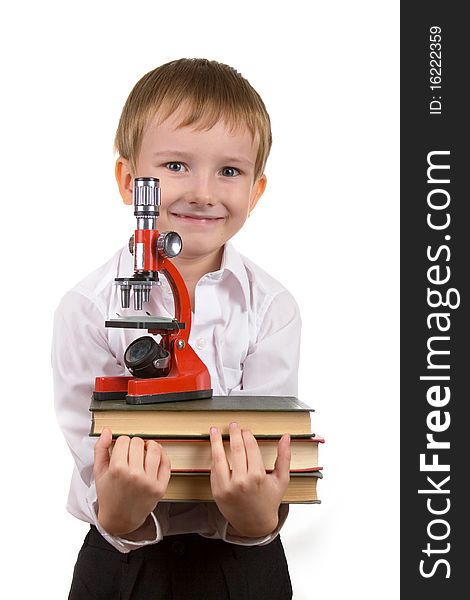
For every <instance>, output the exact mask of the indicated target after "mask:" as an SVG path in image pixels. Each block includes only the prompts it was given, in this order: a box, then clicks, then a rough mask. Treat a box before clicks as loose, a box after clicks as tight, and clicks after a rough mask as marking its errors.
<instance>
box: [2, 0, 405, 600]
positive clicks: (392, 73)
mask: <svg viewBox="0 0 470 600" xmlns="http://www.w3.org/2000/svg"><path fill="white" fill-rule="evenodd" d="M1 12H2V14H1V15H0V17H1V18H0V28H1V29H0V44H1V48H0V50H1V55H2V90H3V91H2V93H1V103H2V109H1V111H0V119H1V140H2V143H1V144H0V152H1V155H0V165H1V175H2V177H1V184H2V203H1V220H0V222H1V228H2V249H3V251H2V258H1V260H2V264H1V272H0V273H1V276H2V295H1V296H2V306H1V316H2V322H1V325H2V333H1V339H2V346H3V353H2V356H3V361H4V362H3V373H4V382H3V393H2V404H3V407H2V412H1V414H2V434H1V435H2V444H1V447H2V453H1V461H2V464H1V477H2V479H1V481H2V490H3V492H2V494H1V502H2V506H1V517H2V525H1V529H2V542H3V543H2V545H3V549H4V550H6V553H5V554H4V558H3V561H2V562H3V564H2V567H3V574H2V587H3V589H7V587H8V585H9V583H10V584H12V585H14V589H15V592H14V596H15V597H17V598H27V597H33V596H35V595H36V594H37V593H39V594H40V595H41V596H42V595H43V594H46V595H47V597H48V598H49V599H50V600H55V599H57V600H59V599H60V600H61V599H64V598H66V596H67V593H68V589H69V585H70V581H71V575H72V569H73V565H74V562H75V560H76V556H77V553H78V550H79V548H80V545H81V543H82V540H83V537H84V535H85V533H86V531H87V528H88V527H87V525H86V524H85V523H82V522H79V521H77V520H76V519H75V518H74V517H72V516H71V515H69V514H68V513H67V512H66V511H65V502H66V497H67V493H68V486H69V478H70V475H71V471H72V459H71V457H70V456H69V453H68V449H67V447H66V445H65V442H64V440H63V437H62V434H61V432H60V430H59V428H58V426H57V424H56V421H55V415H54V411H53V398H52V383H51V368H50V341H51V332H52V318H53V311H54V309H55V307H56V305H57V303H58V302H59V299H60V297H61V296H62V294H64V293H65V292H66V291H67V290H68V289H69V288H70V287H71V286H72V285H74V284H75V282H76V281H78V280H79V279H81V278H82V277H83V276H85V275H86V274H87V273H89V272H90V271H91V270H93V269H94V268H96V267H97V266H99V265H101V264H102V263H103V262H104V261H106V260H107V259H108V257H110V256H111V254H112V253H114V252H115V250H117V249H118V248H119V247H120V246H121V245H123V244H124V243H126V241H127V239H128V237H129V235H130V233H132V231H133V229H134V217H133V215H132V209H131V208H129V207H125V206H124V205H123V204H122V203H121V202H120V198H119V195H118V191H117V186H116V184H115V181H114V155H113V152H112V143H113V138H114V132H115V129H116V126H117V122H118V119H119V115H120V111H121V108H122V105H123V103H124V101H125V99H126V97H127V95H128V93H129V91H130V90H131V88H132V86H133V85H134V83H135V82H136V81H137V80H138V79H139V78H140V77H141V76H142V75H143V74H144V73H146V72H147V71H149V70H151V69H153V68H154V67H156V66H158V65H159V64H161V63H163V62H167V61H168V60H173V59H175V58H180V57H183V56H185V57H206V58H210V59H216V60H219V61H221V62H225V63H228V64H230V65H232V66H234V67H236V68H237V69H238V70H239V71H240V72H241V73H242V74H243V75H244V76H245V77H247V78H248V80H249V81H250V82H251V83H252V85H253V86H254V87H255V88H256V89H257V90H258V91H259V93H260V94H261V96H262V97H263V99H264V101H265V103H266V105H267V108H268V111H269V112H270V115H271V118H272V125H273V132H274V145H273V150H272V154H271V157H270V159H269V161H268V166H267V170H266V173H267V177H268V188H267V191H266V193H265V195H264V197H263V198H262V200H261V202H260V204H259V205H258V206H257V208H256V210H255V211H254V213H253V214H252V216H251V217H250V219H249V220H248V222H247V224H246V226H245V228H244V229H243V230H242V232H240V233H239V234H238V235H237V236H236V238H235V240H234V243H235V245H236V247H237V248H238V249H239V250H240V251H241V252H242V253H244V254H247V255H248V256H249V257H251V258H252V259H253V260H255V261H256V262H258V264H259V265H260V266H261V267H263V268H265V269H266V270H267V271H268V272H270V273H271V274H272V275H273V276H275V277H276V278H277V279H279V280H280V281H282V282H283V283H284V284H285V285H286V286H287V287H288V288H289V289H290V290H291V291H292V292H293V294H294V295H295V296H296V298H297V300H298V303H299V305H300V308H301V312H302V316H303V331H302V354H301V365H300V391H299V397H300V399H302V400H304V401H305V402H307V403H308V404H310V405H311V406H313V407H314V408H315V409H316V412H315V413H314V417H313V421H314V430H315V432H316V433H318V434H321V435H323V436H324V437H325V439H326V443H325V444H324V445H323V446H321V448H320V457H321V462H322V463H323V465H324V472H323V473H324V479H323V480H321V481H320V482H319V485H318V491H319V495H320V497H321V499H322V504H321V505H303V506H296V507H292V508H291V513H290V516H289V519H288V522H287V524H286V525H285V527H284V530H283V534H282V536H283V541H284V545H285V549H286V553H287V557H288V562H289V565H290V571H291V576H292V580H293V586H294V600H310V599H311V598H314V597H319V598H322V599H323V600H337V599H338V600H339V599H342V598H344V597H348V598H352V599H358V600H359V599H360V600H369V599H374V600H375V599H376V598H380V599H381V600H389V599H396V598H398V597H399V592H398V580H399V552H398V542H399V538H398V535H399V532H398V525H399V520H398V516H399V515H398V510H399V479H398V477H399V473H398V463H399V453H398V443H399V438H398V421H399V396H398V375H399V372H398V369H399V367H398V316H399V315H398V294H399V287H398V256H399V251H398V231H399V229H398V216H399V214H398V213H399V211H398V205H399V196H398V174H399V173H398V170H399V162H398V159H399V153H398V141H399V139H398V127H399V114H398V97H399V87H398V82H399V74H398V67H399V65H398V57H399V31H398V22H399V3H398V2H390V1H387V2H373V1H369V2H366V1H359V2H358V1H356V2H350V1H347V0H342V1H337V2H323V1H322V2H320V1H318V0H314V1H309V2H307V1H304V2H302V1H297V2H283V3H274V2H255V1H251V2H244V1H240V0H239V1H238V2H236V3H224V2H216V1H211V0H202V1H199V2H198V1H192V2H189V1H187V0H180V2H164V3H163V2H161V3H159V2H156V1H154V2H146V1H143V0H133V1H132V2H130V1H126V2H123V1H120V0H115V1H114V2H112V3H111V2H106V3H105V2H98V1H96V0H95V1H94V2H90V1H89V0H82V1H81V2H76V3H72V2H59V1H55V2H54V1H52V0H43V1H42V2H33V1H26V2H20V1H18V2H16V3H15V4H11V5H10V7H9V8H6V9H5V8H3V9H2V11H1ZM5 556H6V562H5ZM10 597H11V596H10Z"/></svg>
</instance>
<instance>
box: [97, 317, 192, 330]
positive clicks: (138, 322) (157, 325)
mask: <svg viewBox="0 0 470 600" xmlns="http://www.w3.org/2000/svg"><path fill="white" fill-rule="evenodd" d="M105 326H106V327H124V328H130V329H148V330H162V331H177V330H178V329H185V328H186V326H185V324H184V323H180V322H179V321H177V320H176V319H172V318H171V317H149V316H139V317H120V318H119V319H109V321H106V322H105Z"/></svg>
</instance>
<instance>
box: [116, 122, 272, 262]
mask: <svg viewBox="0 0 470 600" xmlns="http://www.w3.org/2000/svg"><path fill="white" fill-rule="evenodd" d="M179 122H181V118H177V119H175V117H174V116H171V117H169V118H168V119H167V120H166V121H164V122H163V123H161V124H159V125H157V124H156V123H152V124H150V125H149V126H148V127H147V129H146V131H145V132H144V135H143V139H142V146H141V150H140V153H139V156H138V160H137V164H136V173H135V174H134V173H131V169H130V164H129V162H128V161H127V160H125V159H122V158H120V159H118V162H117V165H116V177H117V180H118V183H119V188H120V191H121V195H122V197H123V200H124V202H125V203H126V204H132V186H133V176H134V175H135V176H136V177H158V179H159V180H160V187H161V190H162V191H161V201H162V204H161V207H160V216H159V218H158V220H157V227H158V229H159V231H170V230H172V231H177V232H178V233H179V234H180V235H181V237H182V238H183V251H182V253H181V258H182V259H190V260H191V259H196V260H197V259H203V258H207V259H210V258H212V259H213V260H214V261H215V262H216V261H217V259H218V260H220V257H221V248H222V246H223V245H224V244H225V242H226V241H227V240H229V239H230V238H231V237H232V236H233V235H234V234H235V233H236V232H237V231H238V230H239V229H240V228H241V227H242V226H243V224H244V223H245V221H246V219H247V217H248V215H249V214H250V211H251V210H252V209H253V208H254V206H255V204H256V202H257V201H258V199H259V198H260V196H261V194H262V193H263V191H264V188H265V186H266V178H265V177H264V175H263V176H262V177H261V178H260V179H258V180H256V181H255V180H254V169H255V160H256V155H257V150H258V144H257V141H256V140H255V141H253V140H252V136H251V134H250V132H249V131H248V129H247V128H240V129H239V130H238V131H236V132H231V131H230V129H229V128H227V127H226V125H225V124H224V123H223V122H222V121H219V122H218V123H217V124H216V125H214V127H212V129H210V130H208V131H204V130H203V131H198V130H197V129H194V128H193V126H190V127H180V128H179V127H178V123H179ZM219 264H220V263H219Z"/></svg>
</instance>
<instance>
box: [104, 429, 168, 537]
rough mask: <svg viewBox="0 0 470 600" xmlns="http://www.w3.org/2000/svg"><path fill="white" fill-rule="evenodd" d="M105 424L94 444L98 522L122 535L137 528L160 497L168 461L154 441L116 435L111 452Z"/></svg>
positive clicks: (110, 440) (165, 480) (163, 492)
mask: <svg viewBox="0 0 470 600" xmlns="http://www.w3.org/2000/svg"><path fill="white" fill-rule="evenodd" d="M112 441H113V440H112V433H111V429H109V427H106V428H105V429H103V431H102V433H101V436H100V438H99V440H98V441H97V443H96V445H95V464H94V467H93V474H94V477H95V481H96V493H97V495H98V503H99V511H98V521H99V523H100V525H101V526H102V527H103V529H105V530H106V531H107V532H108V533H110V534H111V535H119V536H122V535H125V534H128V533H130V532H132V531H135V530H136V529H138V528H139V527H141V526H142V525H143V524H144V523H145V521H146V519H147V517H148V516H149V514H150V513H151V512H152V511H153V509H154V508H155V507H156V505H157V504H158V502H159V500H160V499H161V498H162V497H163V495H164V494H165V492H166V488H167V486H168V481H169V479H170V460H169V458H168V456H167V455H166V453H165V451H164V450H163V448H162V447H161V446H160V444H158V443H157V442H154V441H151V440H150V441H147V442H144V440H143V439H141V438H138V437H134V438H132V439H131V438H129V437H127V436H120V437H118V438H117V440H116V442H115V444H114V448H113V451H112V454H111V456H110V452H109V449H110V447H111V443H112Z"/></svg>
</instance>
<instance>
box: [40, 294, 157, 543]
mask: <svg viewBox="0 0 470 600" xmlns="http://www.w3.org/2000/svg"><path fill="white" fill-rule="evenodd" d="M105 318H106V317H105V315H104V314H103V313H102V311H101V310H99V308H98V307H97V306H96V304H95V303H93V302H92V301H91V300H89V299H88V298H87V297H86V296H84V295H82V294H81V293H79V292H76V291H71V292H68V293H67V294H66V295H65V296H64V298H63V299H62V301H61V303H60V304H59V306H58V308H57V310H56V312H55V314H54V330H53V339H52V355H51V358H52V369H53V379H54V403H55V410H56V416H57V420H58V423H59V426H60V428H61V430H62V433H63V435H64V437H65V439H66V441H67V444H68V446H69V448H70V451H71V453H72V456H73V458H74V461H75V467H76V470H77V471H78V474H79V477H80V479H81V480H82V482H83V483H84V484H85V486H86V488H88V490H87V495H86V498H80V499H79V501H80V507H79V509H77V510H79V512H80V518H82V519H84V520H86V521H88V522H89V523H92V524H93V525H95V526H96V527H97V529H98V530H99V531H100V533H102V534H103V535H104V537H105V538H106V539H107V541H108V542H109V543H110V544H112V545H113V546H114V547H115V548H117V549H118V550H119V551H121V552H128V551H129V550H132V549H135V548H136V547H140V546H143V545H146V544H151V543H156V542H158V541H160V540H161V539H162V527H161V526H160V524H159V522H158V519H157V517H155V515H153V517H152V518H153V519H154V523H155V527H148V528H147V530H146V533H148V534H153V536H152V537H149V538H148V539H143V540H141V541H131V540H125V539H124V538H118V537H113V536H111V535H109V534H108V533H107V532H105V531H103V529H102V528H101V526H100V524H99V523H98V519H97V507H98V500H97V496H96V488H95V485H94V480H93V460H94V445H95V443H96V439H97V438H94V437H90V436H89V433H90V426H91V416H90V412H89V407H90V402H91V397H92V394H93V389H94V383H95V377H96V376H97V375H100V376H101V375H102V376H120V375H125V369H124V367H123V366H122V365H121V364H120V363H119V361H118V360H117V359H116V357H115V356H114V355H113V353H112V351H111V349H110V347H109V345H108V342H107V338H106V332H105V330H104V321H105Z"/></svg>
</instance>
